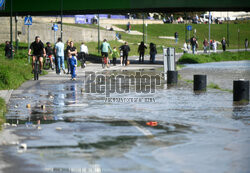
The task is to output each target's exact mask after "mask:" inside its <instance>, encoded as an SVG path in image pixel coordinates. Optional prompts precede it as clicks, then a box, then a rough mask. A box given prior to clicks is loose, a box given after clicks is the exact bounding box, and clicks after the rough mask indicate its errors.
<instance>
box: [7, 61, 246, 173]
mask: <svg viewBox="0 0 250 173" xmlns="http://www.w3.org/2000/svg"><path fill="white" fill-rule="evenodd" d="M234 65H235V64H234V63H231V64H228V66H226V67H225V66H223V68H225V69H227V70H228V69H231V68H233V67H234ZM220 66H221V65H220V63H214V64H213V65H212V67H214V68H217V67H220ZM186 68H189V69H194V70H195V69H197V68H202V69H209V68H211V64H202V65H195V66H187V67H186ZM244 70H248V72H249V71H250V69H249V68H248V69H244ZM103 74H104V75H112V74H115V75H118V74H121V75H131V74H135V72H134V71H125V72H124V71H116V72H112V71H106V72H104V73H103ZM141 74H142V75H149V76H156V75H157V74H159V73H158V71H157V70H155V71H154V70H144V71H141ZM87 82H90V81H86V80H85V79H82V80H78V81H76V82H75V81H68V82H63V83H62V82H57V81H47V82H41V83H38V84H37V85H36V86H34V87H29V88H26V89H25V90H23V91H20V92H16V93H15V94H13V95H12V97H11V100H10V104H9V112H8V114H7V115H6V117H7V119H8V121H9V122H16V120H17V119H18V120H19V124H20V125H19V126H18V127H17V128H16V133H17V134H18V135H21V136H24V137H26V138H25V140H24V141H23V143H26V144H27V150H25V151H24V150H20V149H18V150H17V151H16V147H9V148H7V149H6V153H8V157H10V158H15V159H16V160H19V161H20V160H21V162H22V164H21V165H22V166H21V168H20V167H19V166H20V165H19V164H16V165H15V164H13V165H12V168H8V169H6V172H11V171H13V170H19V169H21V170H22V172H73V173H74V172H114V173H117V172H123V173H125V172H126V173H133V172H134V173H152V172H157V173H161V172H164V173H165V172H177V173H178V172H205V173H206V172H207V173H211V172H235V173H236V172H241V173H247V172H249V171H250V165H249V163H250V147H249V144H250V133H249V132H250V126H249V124H250V119H249V118H250V116H249V112H250V106H249V105H234V104H233V100H232V99H233V98H232V92H229V91H221V90H216V89H209V88H208V90H207V92H205V93H201V94H196V93H194V92H193V88H192V84H190V83H188V82H185V81H180V82H179V84H178V86H167V85H166V84H164V82H163V81H161V84H160V85H158V86H157V87H156V90H155V93H154V92H148V93H138V92H136V86H132V87H131V89H130V92H128V93H122V94H119V93H117V92H115V93H110V95H109V97H107V95H106V94H105V93H103V94H100V93H86V88H85V87H86V85H85V84H86V83H87ZM96 82H97V83H96V85H93V86H96V88H98V87H99V86H100V85H101V84H102V82H104V81H101V82H100V81H99V82H100V83H98V81H96ZM141 83H142V85H147V82H145V81H144V82H141ZM83 88H85V90H83ZM30 103H31V108H30V109H28V108H26V105H27V104H30ZM41 105H45V106H43V107H42V108H41ZM39 121H40V123H41V125H40V127H41V128H40V129H39V128H37V125H36V124H37V122H39ZM151 121H152V122H157V124H156V126H150V125H147V123H148V122H151ZM19 172H20V171H19Z"/></svg>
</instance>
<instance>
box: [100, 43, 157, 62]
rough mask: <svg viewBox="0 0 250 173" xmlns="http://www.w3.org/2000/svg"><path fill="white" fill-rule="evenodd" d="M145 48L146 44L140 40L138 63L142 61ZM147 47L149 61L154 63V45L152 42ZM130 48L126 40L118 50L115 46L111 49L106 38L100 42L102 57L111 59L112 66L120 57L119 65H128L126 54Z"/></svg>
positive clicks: (155, 51) (155, 52)
mask: <svg viewBox="0 0 250 173" xmlns="http://www.w3.org/2000/svg"><path fill="white" fill-rule="evenodd" d="M146 49H147V46H146V45H145V44H144V42H143V41H142V42H141V43H140V45H139V46H138V53H139V63H143V62H144V55H145V51H146ZM149 49H150V52H149V53H150V62H151V63H155V55H156V54H157V49H156V45H155V44H154V43H150V46H149ZM130 50H131V49H130V46H129V45H128V42H125V43H124V45H122V46H120V47H119V50H118V49H117V48H116V47H113V49H111V46H110V44H109V43H108V42H107V40H106V39H104V40H103V43H102V44H101V55H102V57H104V58H108V60H107V61H109V60H111V61H112V63H113V65H114V66H115V65H116V62H117V59H118V58H120V63H121V66H126V65H128V64H129V63H130V61H129V60H128V55H129V52H130ZM119 51H120V53H119ZM109 53H110V54H111V56H109Z"/></svg>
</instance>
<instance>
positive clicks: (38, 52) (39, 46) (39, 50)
mask: <svg viewBox="0 0 250 173" xmlns="http://www.w3.org/2000/svg"><path fill="white" fill-rule="evenodd" d="M32 50H33V55H32V69H33V70H32V73H33V72H34V63H35V61H36V57H37V58H38V59H39V64H40V74H41V73H42V68H43V63H42V62H43V57H45V56H46V52H45V48H44V44H43V42H42V41H41V40H40V37H39V36H36V37H35V41H34V42H33V43H31V45H30V48H29V52H28V55H31V51H32Z"/></svg>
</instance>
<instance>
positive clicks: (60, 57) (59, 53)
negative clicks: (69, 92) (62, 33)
mask: <svg viewBox="0 0 250 173" xmlns="http://www.w3.org/2000/svg"><path fill="white" fill-rule="evenodd" d="M55 54H56V59H57V67H58V69H57V70H58V71H57V72H56V73H57V74H59V75H61V68H62V70H63V73H64V74H65V66H64V44H63V42H62V39H61V38H58V40H57V43H56V45H55Z"/></svg>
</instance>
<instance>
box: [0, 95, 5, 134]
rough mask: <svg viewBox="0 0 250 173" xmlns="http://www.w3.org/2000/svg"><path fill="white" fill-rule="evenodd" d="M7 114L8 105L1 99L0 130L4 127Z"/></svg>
mask: <svg viewBox="0 0 250 173" xmlns="http://www.w3.org/2000/svg"><path fill="white" fill-rule="evenodd" d="M5 113H6V104H5V101H4V99H2V98H0V130H1V127H2V124H3V123H4V122H5V119H4V114H5Z"/></svg>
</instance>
